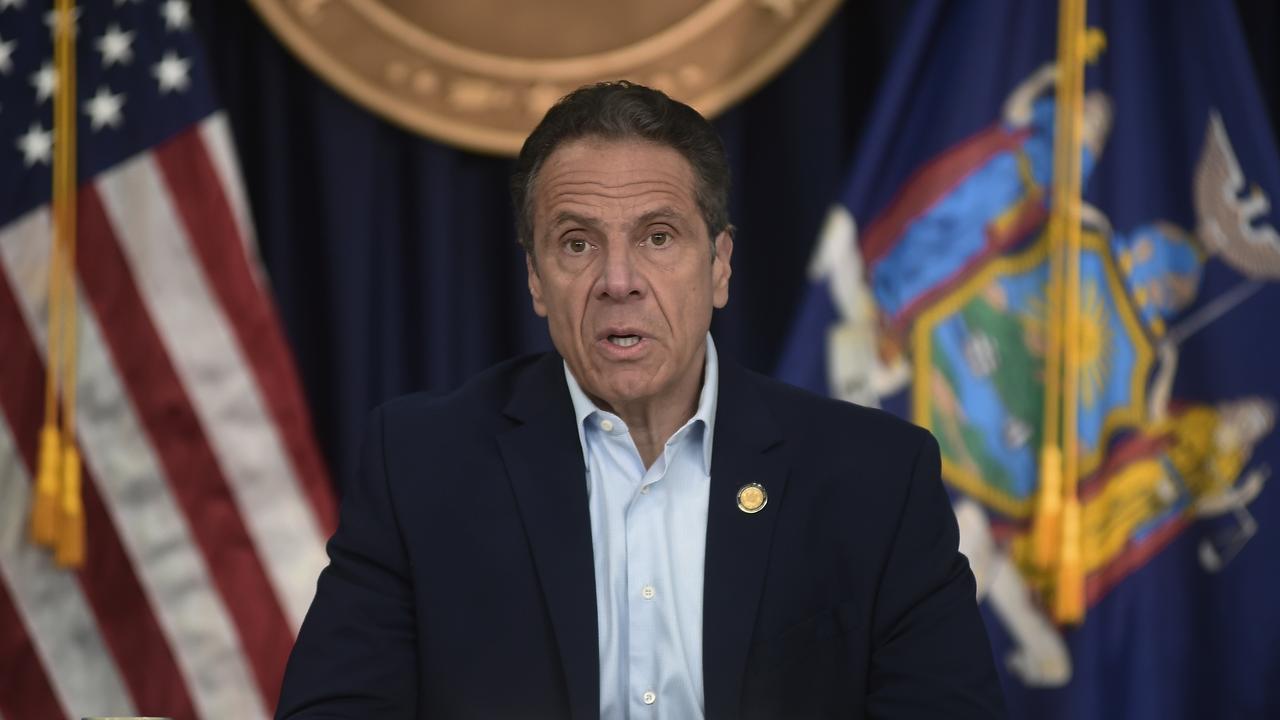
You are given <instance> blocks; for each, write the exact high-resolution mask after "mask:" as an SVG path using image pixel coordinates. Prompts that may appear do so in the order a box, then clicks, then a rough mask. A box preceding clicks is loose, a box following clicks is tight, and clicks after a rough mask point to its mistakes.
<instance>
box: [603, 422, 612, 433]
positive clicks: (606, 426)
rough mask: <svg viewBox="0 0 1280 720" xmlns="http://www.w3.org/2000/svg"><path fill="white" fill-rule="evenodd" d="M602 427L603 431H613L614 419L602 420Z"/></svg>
mask: <svg viewBox="0 0 1280 720" xmlns="http://www.w3.org/2000/svg"><path fill="white" fill-rule="evenodd" d="M600 429H601V430H603V431H605V432H613V421H612V420H601V421H600Z"/></svg>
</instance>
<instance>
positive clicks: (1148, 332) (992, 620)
mask: <svg viewBox="0 0 1280 720" xmlns="http://www.w3.org/2000/svg"><path fill="white" fill-rule="evenodd" d="M1071 23H1074V24H1071ZM883 82H884V85H883V87H882V88H881V91H880V95H879V102H878V105H877V106H876V110H875V111H874V113H873V118H872V120H871V122H870V124H869V126H868V131H867V134H866V136H865V137H864V138H863V141H862V143H861V144H860V149H859V152H858V154H857V155H856V156H855V157H854V158H853V170H852V173H851V176H850V180H849V183H848V186H847V187H846V189H845V191H844V193H843V195H842V196H841V198H840V200H839V203H838V204H837V205H836V206H835V208H834V209H833V210H832V213H831V216H830V218H829V220H828V223H827V226H826V228H825V229H824V231H823V235H822V237H821V238H820V240H819V246H818V249H817V251H816V253H815V255H814V257H813V260H812V262H811V266H810V279H811V285H810V287H809V289H808V291H807V296H806V298H805V299H804V302H803V303H802V309H801V312H800V314H799V316H798V317H797V319H796V324H795V327H794V328H793V331H792V335H791V337H790V339H789V342H788V346H787V348H786V350H785V352H784V355H783V359H782V362H781V364H780V367H779V370H778V374H779V375H780V376H781V377H782V378H783V379H785V380H788V381H791V382H793V383H796V384H798V385H802V386H805V387H809V388H811V389H814V390H816V391H819V392H824V393H829V394H833V395H836V396H839V397H844V398H846V399H850V400H853V401H857V402H864V403H870V404H880V405H883V406H885V407H886V408H888V409H890V410H893V411H895V412H898V413H900V414H902V415H904V416H906V417H908V418H910V419H912V420H913V421H914V422H916V423H918V424H920V425H923V426H925V427H927V428H929V429H930V430H931V431H932V432H933V433H934V435H935V436H936V437H937V439H938V442H939V445H940V447H941V450H942V454H943V476H944V481H945V482H946V483H947V485H948V488H949V490H950V491H951V493H952V497H953V501H954V506H955V510H956V514H957V519H958V521H959V523H960V527H961V534H962V541H961V542H962V550H964V551H965V553H966V555H968V557H969V559H970V562H971V564H972V566H973V568H974V572H975V575H976V577H977V579H978V585H979V595H980V600H981V601H982V606H983V610H984V615H985V617H986V619H987V621H988V629H989V632H990V635H991V637H992V642H993V644H994V646H995V650H996V655H997V662H998V664H999V665H1000V668H1001V672H1002V674H1003V679H1004V682H1005V689H1006V692H1007V695H1008V698H1009V706H1010V709H1011V714H1012V715H1013V716H1014V717H1050V718H1051V717H1063V718H1068V717H1071V718H1074V717H1089V718H1111V717H1113V718H1199V717H1250V718H1252V717H1257V718H1262V717H1276V716H1280V694H1277V691H1276V689H1275V688H1276V687H1277V686H1278V683H1280V675H1277V672H1280V666H1278V665H1277V659H1278V657H1280V656H1278V655H1277V648H1280V612H1277V610H1276V609H1275V608H1276V602H1275V598H1276V597H1277V591H1280V582H1278V581H1277V579H1276V573H1275V572H1274V568H1275V563H1276V553H1277V551H1278V550H1280V535H1278V534H1277V533H1280V527H1277V524H1278V523H1280V490H1276V489H1275V488H1271V487H1269V482H1268V481H1269V476H1270V473H1271V469H1272V468H1273V467H1274V466H1275V465H1276V463H1277V461H1278V460H1280V439H1278V438H1277V433H1276V432H1275V424H1276V408H1277V402H1280V375H1277V372H1276V368H1277V367H1280V334H1277V333H1276V329H1277V328H1280V324H1277V320H1276V317H1277V315H1280V284H1277V283H1280V234H1277V230H1276V228H1277V227H1278V226H1280V212H1278V211H1277V210H1276V208H1275V207H1273V202H1276V201H1280V155H1277V150H1276V143H1275V139H1274V137H1273V136H1272V134H1271V128H1270V125H1269V124H1268V122H1267V118H1266V116H1265V112H1264V109H1263V105H1262V101H1261V98H1260V95H1259V92H1258V89H1257V87H1256V84H1255V80H1254V78H1253V74H1252V69H1251V66H1250V64H1249V62H1248V58H1247V55H1246V49H1245V44H1244V41H1243V38H1242V35H1241V32H1240V28H1239V27H1238V24H1237V19H1236V17H1235V13H1234V9H1233V7H1232V5H1231V4H1230V3H1229V2H1226V1H1225V0H1223V1H1221V2H1219V1H1214V2H1197V3H1162V2H1155V1H1154V0H1150V1H1148V0H1139V1H1137V2H1100V1H1097V0H1095V1H1094V2H1088V3H1087V5H1086V3H1084V2H1077V1H1075V0H1063V2H1062V3H1061V4H1055V3H1024V2H997V1H994V0H989V1H985V2H963V3H959V2H927V1H926V2H920V3H918V5H917V7H916V8H915V12H914V14H913V16H912V17H911V18H910V19H909V22H908V25H907V28H906V31H905V33H904V36H903V41H902V42H901V44H900V51H899V54H898V56H897V57H896V59H895V61H894V63H893V64H892V65H891V68H890V71H889V73H888V74H887V75H886V78H885V80H884V81H883ZM1063 238H1066V240H1063ZM1073 598H1074V601H1073Z"/></svg>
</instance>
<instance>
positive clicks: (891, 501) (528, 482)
mask: <svg viewBox="0 0 1280 720" xmlns="http://www.w3.org/2000/svg"><path fill="white" fill-rule="evenodd" d="M719 393H720V395H719V404H718V409H717V416H716V424H715V442H714V445H713V456H712V463H711V489H710V505H709V509H708V511H707V514H708V517H707V540H706V577H705V586H704V610H703V658H704V659H703V679H704V684H705V701H706V706H705V707H706V716H707V718H709V719H710V720H720V719H724V720H728V719H730V718H756V717H759V718H779V717H786V718H800V717H846V718H855V717H894V718H916V717H919V718H943V717H945V718H990V717H999V716H1002V715H1003V707H1002V700H1001V696H1000V689H999V686H998V683H997V678H996V674H995V670H994V667H993V664H992V659H991V651H990V646H989V644H988V641H987V636H986V633H985V630H984V628H983V626H982V622H981V620H980V618H979V615H978V610H977V607H976V603H975V600H974V582H973V577H972V574H971V573H970V571H969V567H968V563H967V562H966V560H965V558H964V556H962V555H960V554H959V552H958V551H957V542H958V533H957V529H956V522H955V518H954V515H953V513H952V511H951V507H950V504H949V502H948V499H947V496H946V493H945V491H944V490H943V486H942V483H941V481H940V477H939V460H938V448H937V444H936V443H935V441H934V440H933V438H932V436H930V435H929V434H928V433H927V432H925V431H924V430H921V429H919V428H916V427H914V426H912V425H909V424H907V423H905V422H902V421H900V420H897V419H895V418H893V417H892V416H890V415H887V414H885V413H882V412H879V411H875V410H869V409H866V408H861V407H858V406H855V405H850V404H847V403H842V402H837V401H833V400H829V399H825V398H820V397H817V396H815V395H811V394H809V393H805V392H803V391H800V390H796V389H794V388H791V387H789V386H786V385H783V384H780V383H778V382H776V381H773V380H770V379H767V378H764V377H762V376H759V375H755V374H753V373H750V372H748V371H746V370H743V369H742V368H739V367H736V366H734V365H732V364H731V363H729V362H726V361H723V360H722V361H721V370H720V389H719ZM752 482H754V483H759V484H760V485H762V486H764V488H765V489H766V491H767V492H768V497H769V501H768V504H767V505H766V506H765V508H764V509H763V510H762V511H760V512H759V513H757V514H754V515H748V514H746V513H743V512H741V511H740V510H739V509H738V507H737V501H736V497H737V492H738V489H739V488H740V487H742V486H743V485H745V484H747V483H752ZM329 554H330V558H331V563H330V565H329V567H328V568H327V569H325V571H324V573H323V574H322V575H321V577H320V581H319V586H318V590H317V594H316V598H315V601H314V602H313V604H312V606H311V610H310V611H309V612H308V614H307V618H306V621H305V622H304V624H303V626H302V630H301V633H300V634H299V637H298V642H297V645H296V646H295V648H294V650H293V655H292V656H291V657H290V660H289V666H288V670H287V671H286V674H285V679H284V689H283V692H282V695H281V699H280V707H279V716H280V717H306V718H313V717H315V718H319V717H324V718H336V717H343V718H347V717H350V718H417V717H421V718H463V717H475V718H507V717H511V718H516V717H518V718H596V717H598V716H599V660H598V643H597V638H596V634H597V630H596V591H595V581H594V569H593V568H594V566H593V562H592V550H591V520H590V513H589V511H588V506H587V483H586V481H585V474H584V469H583V461H582V448H581V445H580V444H579V440H578V433H577V430H576V428H575V423H574V414H573V407H572V403H571V401H570V398H569V392H568V390H567V388H566V386H565V380H564V372H563V366H562V364H561V360H560V358H559V357H557V356H555V355H543V356H537V357H527V358H520V359H516V360H512V361H509V362H507V363H504V364H502V365H499V366H497V367H495V368H493V369H491V370H489V371H486V372H485V373H484V374H482V375H480V376H478V377H477V378H476V379H474V380H472V381H471V382H470V383H468V384H467V385H466V386H464V387H463V388H462V389H460V390H458V391H457V392H455V393H453V394H452V395H449V396H448V397H444V398H429V397H426V396H410V397H407V398H402V399H400V400H397V401H394V402H392V403H390V404H388V405H385V406H383V407H382V408H380V409H379V410H378V411H376V412H375V413H374V415H373V417H372V421H371V422H370V427H369V429H368V433H367V436H366V438H365V444H364V450H363V457H362V470H361V474H360V476H359V478H358V479H357V481H356V482H355V483H354V484H353V485H352V486H351V487H350V488H349V490H348V491H347V493H346V496H345V497H344V499H343V503H342V513H341V521H340V524H339V527H338V531H337V533H336V534H335V535H334V537H333V539H332V540H331V541H330V543H329ZM659 702H661V701H659ZM659 712H660V709H659Z"/></svg>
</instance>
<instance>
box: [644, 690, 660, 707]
mask: <svg viewBox="0 0 1280 720" xmlns="http://www.w3.org/2000/svg"><path fill="white" fill-rule="evenodd" d="M640 699H641V700H644V704H645V705H652V704H654V703H655V702H657V701H658V696H657V695H655V694H654V693H653V691H652V690H646V691H645V693H644V695H641V696H640Z"/></svg>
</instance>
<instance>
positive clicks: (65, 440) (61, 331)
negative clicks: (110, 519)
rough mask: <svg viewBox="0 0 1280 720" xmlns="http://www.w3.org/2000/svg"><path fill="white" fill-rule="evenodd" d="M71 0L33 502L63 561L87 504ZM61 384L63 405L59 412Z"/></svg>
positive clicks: (80, 551) (58, 33) (59, 5)
mask: <svg viewBox="0 0 1280 720" xmlns="http://www.w3.org/2000/svg"><path fill="white" fill-rule="evenodd" d="M72 12H73V11H72V4H71V0H56V4H55V9H54V17H55V20H54V41H53V45H54V70H55V73H56V74H57V89H56V90H55V92H54V96H53V132H54V144H53V249H52V255H51V258H50V263H49V358H48V368H49V371H48V373H47V374H46V376H45V411H44V414H45V418H44V425H43V427H42V428H41V429H40V458H39V464H38V471H37V478H36V492H35V498H34V500H33V501H32V509H31V537H32V540H34V541H35V542H37V543H39V544H41V545H46V546H48V547H50V548H52V549H53V551H54V554H55V557H56V559H57V562H58V564H59V565H61V566H63V567H69V568H78V567H80V566H81V565H82V564H83V563H84V554H85V547H84V534H85V531H84V504H83V499H82V497H81V489H80V454H79V451H77V450H76V428H75V407H76V273H75V268H76V260H75V257H76V184H77V182H78V181H77V176H76V108H75V92H76V55H75V19H74V17H73V14H72ZM59 390H61V401H62V403H61V413H59V402H58V401H59Z"/></svg>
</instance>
